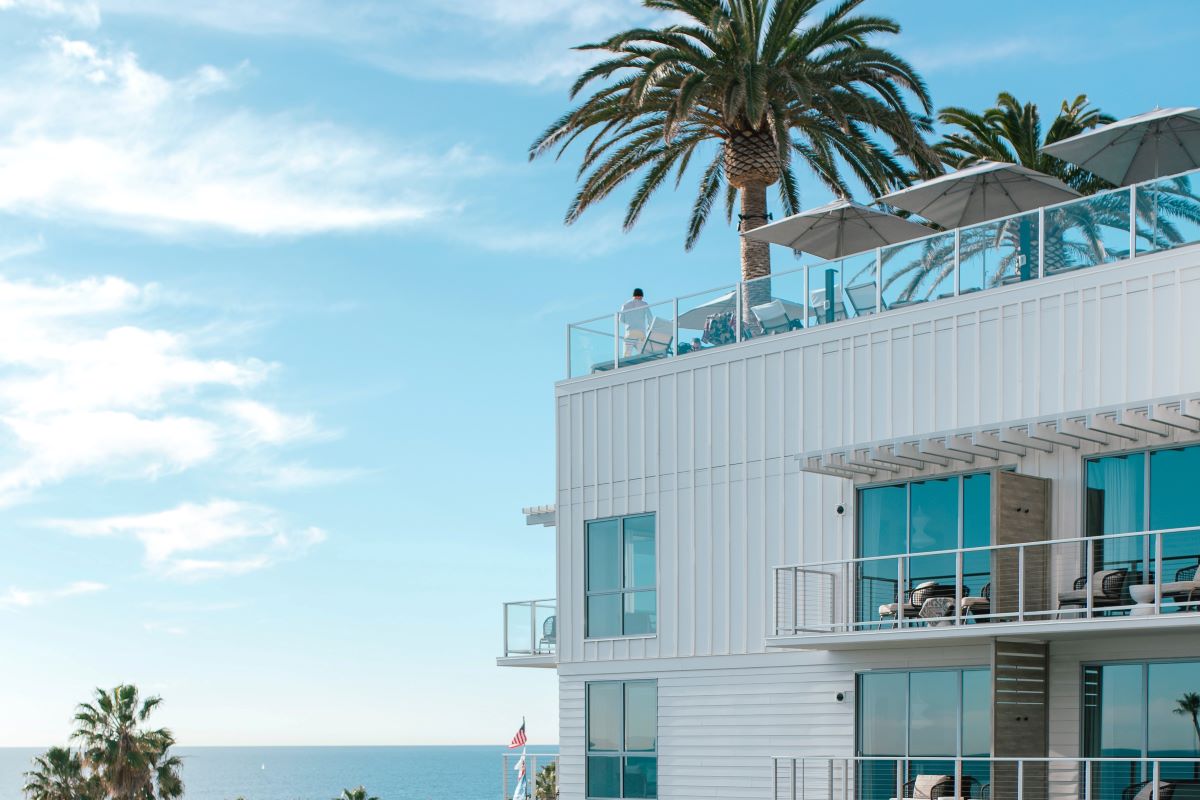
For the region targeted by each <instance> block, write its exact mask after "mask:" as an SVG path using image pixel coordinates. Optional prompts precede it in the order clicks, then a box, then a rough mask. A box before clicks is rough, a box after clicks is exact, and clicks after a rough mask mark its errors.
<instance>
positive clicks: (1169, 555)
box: [1150, 446, 1200, 582]
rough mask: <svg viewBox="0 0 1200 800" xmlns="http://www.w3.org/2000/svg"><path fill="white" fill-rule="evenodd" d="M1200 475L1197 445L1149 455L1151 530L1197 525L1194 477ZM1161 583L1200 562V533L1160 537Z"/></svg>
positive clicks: (1199, 511) (1199, 520) (1198, 509)
mask: <svg viewBox="0 0 1200 800" xmlns="http://www.w3.org/2000/svg"><path fill="white" fill-rule="evenodd" d="M1197 475H1200V447H1198V446H1193V447H1176V448H1172V449H1170V450H1155V451H1154V452H1152V453H1151V454H1150V529H1151V530H1164V529H1169V528H1191V527H1196V526H1200V503H1197V502H1196V476H1197ZM1162 554H1163V573H1164V575H1163V577H1162V580H1163V581H1164V582H1171V581H1175V580H1177V578H1176V575H1177V573H1178V572H1179V571H1180V570H1182V569H1186V568H1188V567H1191V566H1194V565H1195V564H1196V563H1197V562H1198V561H1200V532H1194V531H1189V532H1186V533H1173V534H1169V535H1166V536H1163V537H1162Z"/></svg>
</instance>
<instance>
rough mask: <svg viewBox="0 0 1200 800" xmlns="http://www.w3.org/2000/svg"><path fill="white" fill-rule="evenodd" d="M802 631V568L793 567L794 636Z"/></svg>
mask: <svg viewBox="0 0 1200 800" xmlns="http://www.w3.org/2000/svg"><path fill="white" fill-rule="evenodd" d="M799 630H800V568H799V567H792V635H793V636H794V635H795V634H796V633H797V632H798V631H799Z"/></svg>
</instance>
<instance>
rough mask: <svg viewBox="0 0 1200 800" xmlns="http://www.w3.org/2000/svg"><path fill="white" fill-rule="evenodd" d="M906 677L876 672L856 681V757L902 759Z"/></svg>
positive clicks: (906, 692) (901, 674) (906, 688)
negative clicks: (899, 757) (857, 751)
mask: <svg viewBox="0 0 1200 800" xmlns="http://www.w3.org/2000/svg"><path fill="white" fill-rule="evenodd" d="M907 709H908V675H907V673H904V672H876V673H866V674H864V675H860V676H859V679H858V720H857V722H858V724H857V725H856V726H855V730H857V731H858V750H859V755H864V756H902V755H904V749H905V748H904V738H905V727H906V724H907V722H906V719H907V714H908V711H907Z"/></svg>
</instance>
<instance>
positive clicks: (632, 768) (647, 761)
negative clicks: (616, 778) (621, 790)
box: [625, 756, 658, 797]
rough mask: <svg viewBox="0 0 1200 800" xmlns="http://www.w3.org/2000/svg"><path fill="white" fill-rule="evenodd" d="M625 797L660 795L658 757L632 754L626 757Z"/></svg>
mask: <svg viewBox="0 0 1200 800" xmlns="http://www.w3.org/2000/svg"><path fill="white" fill-rule="evenodd" d="M625 797H658V759H657V758H654V757H653V756H649V757H647V756H630V757H629V758H626V759H625Z"/></svg>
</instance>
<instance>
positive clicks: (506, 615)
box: [504, 603, 508, 658]
mask: <svg viewBox="0 0 1200 800" xmlns="http://www.w3.org/2000/svg"><path fill="white" fill-rule="evenodd" d="M504 657H505V658H508V603H505V604H504Z"/></svg>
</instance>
